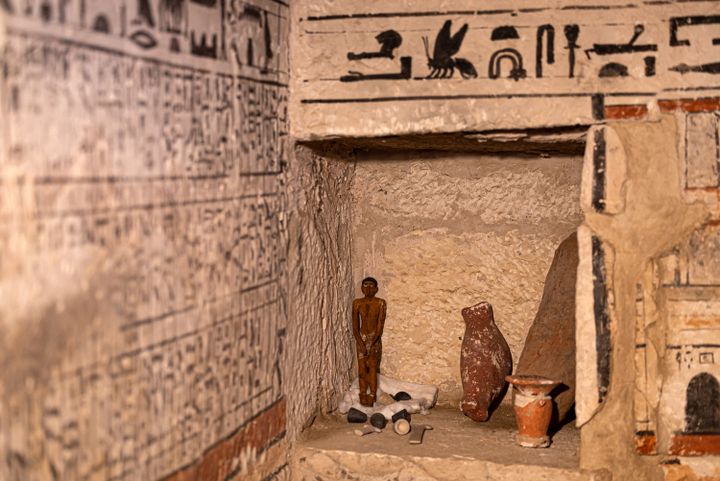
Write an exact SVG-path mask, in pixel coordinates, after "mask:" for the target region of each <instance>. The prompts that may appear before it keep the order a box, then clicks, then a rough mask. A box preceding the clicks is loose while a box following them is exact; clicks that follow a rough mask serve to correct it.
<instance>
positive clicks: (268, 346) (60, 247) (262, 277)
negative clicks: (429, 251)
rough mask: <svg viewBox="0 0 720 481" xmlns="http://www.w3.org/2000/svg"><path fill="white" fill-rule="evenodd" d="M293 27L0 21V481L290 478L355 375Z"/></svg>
mask: <svg viewBox="0 0 720 481" xmlns="http://www.w3.org/2000/svg"><path fill="white" fill-rule="evenodd" d="M289 28H290V12H289V7H288V6H287V4H286V3H285V2H280V1H260V2H253V3H252V4H250V3H243V2H225V1H214V0H210V1H199V0H196V1H179V2H173V1H164V0H157V1H156V0H142V1H130V0H121V1H113V2H75V1H70V2H67V1H61V2H50V1H47V2H20V1H15V0H10V1H4V2H0V49H1V50H0V51H1V52H2V53H1V54H0V62H1V64H2V69H0V70H1V71H2V76H1V77H0V106H1V111H2V119H3V120H2V132H1V135H0V362H1V363H2V366H3V369H2V373H0V479H3V480H8V481H10V480H13V481H14V480H30V479H32V480H37V481H44V480H50V479H65V480H76V479H77V480H79V479H94V480H110V479H113V480H148V481H150V480H154V479H167V480H175V479H183V480H186V479H203V480H213V481H216V480H217V481H220V480H231V479H243V480H260V479H264V480H274V479H288V478H289V468H288V467H287V462H286V455H287V452H288V449H289V446H290V444H291V440H292V439H293V438H294V437H295V436H296V435H297V433H298V432H299V430H300V429H301V428H302V425H303V424H304V423H305V422H306V421H307V419H308V418H310V417H311V416H312V414H313V413H314V412H315V410H316V409H317V407H318V406H320V405H324V406H327V405H330V404H332V399H333V396H334V395H335V391H337V389H335V388H334V387H333V386H334V384H337V383H339V382H340V381H339V380H340V379H342V377H343V375H344V376H347V364H348V362H349V361H348V360H347V359H346V358H347V357H348V356H349V354H344V353H345V351H346V350H347V347H346V346H345V344H347V342H346V341H345V340H344V338H343V334H342V330H340V329H335V328H334V325H335V324H334V323H335V322H336V317H335V316H340V315H341V314H340V313H341V311H342V309H346V306H347V304H348V302H349V301H347V299H345V298H344V297H343V296H344V295H345V296H346V297H347V294H346V293H347V292H348V291H349V289H348V288H347V287H346V284H347V283H348V282H349V280H348V279H347V278H348V274H347V272H348V270H349V267H348V266H347V263H346V262H344V261H343V259H344V258H345V257H347V256H346V255H345V254H343V252H347V250H348V248H347V247H346V245H347V244H348V242H349V241H348V236H347V235H346V234H345V233H342V232H341V233H338V232H337V225H336V224H333V222H340V221H341V220H342V218H341V217H334V215H330V214H329V213H330V212H334V210H333V209H335V208H336V207H337V208H338V209H340V207H339V205H340V203H341V202H344V199H342V198H341V199H339V200H338V199H336V198H335V197H333V198H332V202H335V201H337V203H333V204H332V207H331V204H330V203H329V201H328V200H326V199H325V197H323V196H327V195H330V196H333V195H335V193H333V192H330V193H328V192H327V189H326V187H328V186H329V187H330V188H331V189H332V188H337V189H338V190H341V191H342V190H344V191H347V188H345V187H342V182H345V180H344V179H349V177H348V176H345V175H344V174H343V172H342V171H340V173H339V174H338V175H337V178H338V179H339V180H338V181H337V182H336V184H332V183H331V184H325V185H321V183H322V182H331V181H330V180H329V179H328V178H327V177H326V174H328V169H327V167H326V166H325V167H321V166H322V165H325V164H323V163H322V161H321V160H315V161H313V162H309V161H308V163H307V165H303V166H302V167H300V166H298V165H297V162H298V161H297V160H296V157H295V152H294V151H293V147H292V143H291V141H290V137H289V134H288V130H289V126H288V116H287V102H288V36H289ZM301 161H303V162H304V161H305V160H302V159H301ZM341 174H342V175H341ZM323 209H324V210H323ZM317 210H322V213H321V214H318V213H317V212H316V211H317ZM346 210H347V209H346ZM336 219H337V220H336ZM332 249H338V251H339V253H338V254H337V255H335V256H334V257H332V258H331V257H328V256H326V254H327V253H328V252H329V251H330V250H332ZM321 254H322V255H321ZM343 317H346V316H343ZM301 326H305V327H301ZM325 332H330V334H329V335H328V334H325ZM333 332H335V333H336V335H335V336H333V335H332V333H333ZM291 336H292V340H291V339H290V337H291ZM343 343H344V344H343ZM338 344H339V345H341V346H342V347H343V348H342V349H341V348H339V347H338V346H337V345H338ZM327 350H330V351H334V352H337V355H336V356H335V357H332V356H328V355H327V354H326V351H327ZM343 356H344V357H343ZM310 358H312V360H309V359H310ZM288 360H289V361H290V362H288ZM335 364H337V369H336V368H335ZM343 372H345V374H342V373H343Z"/></svg>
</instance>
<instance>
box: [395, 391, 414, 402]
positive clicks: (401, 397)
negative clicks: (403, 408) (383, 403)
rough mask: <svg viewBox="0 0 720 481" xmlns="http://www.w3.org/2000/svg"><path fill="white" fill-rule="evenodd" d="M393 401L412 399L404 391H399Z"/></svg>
mask: <svg viewBox="0 0 720 481" xmlns="http://www.w3.org/2000/svg"><path fill="white" fill-rule="evenodd" d="M393 399H394V400H396V401H409V400H410V399H412V397H411V396H410V395H409V394H408V393H406V392H405V391H400V392H398V393H397V394H395V395H394V396H393Z"/></svg>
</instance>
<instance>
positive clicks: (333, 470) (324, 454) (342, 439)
mask: <svg viewBox="0 0 720 481" xmlns="http://www.w3.org/2000/svg"><path fill="white" fill-rule="evenodd" d="M412 421H413V423H423V424H430V425H431V426H433V428H434V429H433V430H432V431H427V432H426V433H425V438H424V440H423V444H421V445H410V444H408V440H409V436H404V437H403V436H398V435H396V434H395V433H394V432H393V431H392V429H391V428H390V427H389V426H388V427H387V428H386V429H385V430H384V431H383V432H382V433H377V434H369V435H366V436H363V437H359V436H356V435H355V434H354V433H353V431H354V429H355V428H357V427H358V426H360V425H357V424H348V423H347V422H346V421H345V420H344V419H343V418H341V417H336V418H328V419H318V420H316V421H315V423H314V424H313V426H312V427H311V428H310V429H309V430H307V431H306V433H305V434H304V437H303V439H302V440H301V441H300V442H299V443H298V445H297V448H296V450H295V456H294V468H295V469H294V473H295V476H294V477H293V478H294V479H298V480H314V481H324V480H340V479H348V480H350V479H352V480H363V481H364V480H373V481H375V480H378V481H379V480H383V481H384V480H388V481H404V480H436V479H438V480H439V479H443V480H454V479H457V480H514V479H518V480H519V479H523V480H536V479H537V480H545V479H548V480H550V479H552V480H589V479H595V478H594V476H593V475H592V473H585V472H581V471H580V470H579V469H578V449H579V445H580V433H579V430H578V429H576V428H575V427H574V426H573V425H572V424H569V425H566V426H565V427H563V429H562V430H561V431H560V432H558V433H556V434H555V435H554V437H553V443H552V445H551V447H550V448H547V449H527V448H521V447H519V446H516V445H515V444H514V434H515V419H514V416H513V413H512V408H511V406H509V405H504V404H503V405H501V406H500V407H499V408H498V410H497V411H495V413H494V414H493V416H492V418H491V420H490V421H488V422H486V423H476V422H474V421H472V420H470V419H469V418H467V417H465V416H463V415H462V413H460V412H459V411H458V410H456V409H451V408H447V407H436V408H435V409H433V410H432V411H431V413H430V414H428V415H426V416H422V415H419V414H417V415H413V419H412ZM531 473H532V475H530V474H531Z"/></svg>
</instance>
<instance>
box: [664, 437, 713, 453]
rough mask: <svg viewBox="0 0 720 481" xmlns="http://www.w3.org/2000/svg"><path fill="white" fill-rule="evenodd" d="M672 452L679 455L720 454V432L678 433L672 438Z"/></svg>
mask: <svg viewBox="0 0 720 481" xmlns="http://www.w3.org/2000/svg"><path fill="white" fill-rule="evenodd" d="M670 454H676V455H679V456H700V455H703V454H720V434H676V435H674V436H673V438H672V444H671V446H670Z"/></svg>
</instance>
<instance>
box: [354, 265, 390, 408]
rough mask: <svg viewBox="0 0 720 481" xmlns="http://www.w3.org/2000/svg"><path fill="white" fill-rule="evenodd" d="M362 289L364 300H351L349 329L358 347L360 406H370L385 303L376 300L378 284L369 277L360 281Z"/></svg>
mask: <svg viewBox="0 0 720 481" xmlns="http://www.w3.org/2000/svg"><path fill="white" fill-rule="evenodd" d="M361 289H362V293H363V294H364V295H365V297H363V298H361V299H355V300H354V301H353V306H352V328H353V335H354V336H355V343H356V347H357V358H358V376H359V387H360V403H361V404H362V405H363V406H369V407H371V406H372V405H373V404H374V403H375V394H376V393H377V373H378V372H379V371H380V358H381V356H382V342H381V340H380V337H381V336H382V331H383V327H384V325H385V312H386V304H385V300H384V299H380V298H379V297H375V294H377V291H378V283H377V281H376V280H375V279H373V278H372V277H366V278H365V279H363V281H362V286H361Z"/></svg>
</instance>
